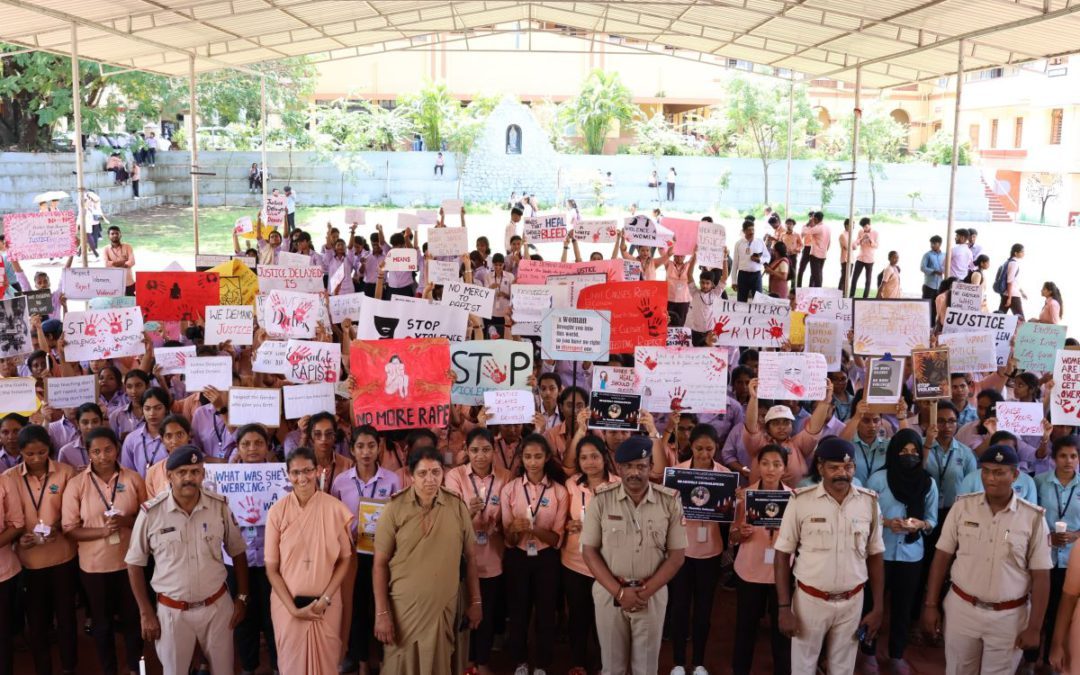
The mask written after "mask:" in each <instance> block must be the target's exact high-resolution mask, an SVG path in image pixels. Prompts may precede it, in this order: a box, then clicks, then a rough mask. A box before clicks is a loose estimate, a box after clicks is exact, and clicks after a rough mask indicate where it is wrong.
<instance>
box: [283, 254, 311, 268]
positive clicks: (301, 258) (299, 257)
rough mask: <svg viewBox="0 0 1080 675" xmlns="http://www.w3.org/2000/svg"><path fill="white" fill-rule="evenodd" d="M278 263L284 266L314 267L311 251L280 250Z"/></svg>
mask: <svg viewBox="0 0 1080 675" xmlns="http://www.w3.org/2000/svg"><path fill="white" fill-rule="evenodd" d="M277 264H278V265H280V266H282V267H313V265H312V264H311V254H310V253H292V252H290V251H278V253H277Z"/></svg>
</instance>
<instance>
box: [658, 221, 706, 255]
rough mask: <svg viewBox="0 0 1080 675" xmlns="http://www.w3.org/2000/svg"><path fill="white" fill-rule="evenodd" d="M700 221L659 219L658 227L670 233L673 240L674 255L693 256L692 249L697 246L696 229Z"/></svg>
mask: <svg viewBox="0 0 1080 675" xmlns="http://www.w3.org/2000/svg"><path fill="white" fill-rule="evenodd" d="M701 224H702V223H701V221H700V220H692V219H689V218H669V217H668V216H664V217H663V218H661V219H660V225H662V226H663V227H664V228H666V229H668V230H670V231H671V233H672V235H674V236H673V239H674V240H675V250H674V254H675V255H685V256H689V255H691V254H693V252H694V247H695V246H697V245H698V227H699V226H700V225H701Z"/></svg>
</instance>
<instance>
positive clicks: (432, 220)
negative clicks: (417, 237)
mask: <svg viewBox="0 0 1080 675" xmlns="http://www.w3.org/2000/svg"><path fill="white" fill-rule="evenodd" d="M416 217H417V218H419V219H420V222H419V223H417V224H418V225H435V224H436V223H438V222H439V212H438V211H436V210H434V209H417V210H416Z"/></svg>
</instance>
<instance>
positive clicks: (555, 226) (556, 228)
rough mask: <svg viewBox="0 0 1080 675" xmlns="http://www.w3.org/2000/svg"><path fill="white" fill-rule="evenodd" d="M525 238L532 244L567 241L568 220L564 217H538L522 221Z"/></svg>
mask: <svg viewBox="0 0 1080 675" xmlns="http://www.w3.org/2000/svg"><path fill="white" fill-rule="evenodd" d="M522 224H523V228H524V229H523V232H524V237H525V239H527V240H528V241H529V242H530V243H533V244H542V243H545V242H560V241H565V240H566V218H564V217H562V216H537V217H535V218H525V219H523V220H522Z"/></svg>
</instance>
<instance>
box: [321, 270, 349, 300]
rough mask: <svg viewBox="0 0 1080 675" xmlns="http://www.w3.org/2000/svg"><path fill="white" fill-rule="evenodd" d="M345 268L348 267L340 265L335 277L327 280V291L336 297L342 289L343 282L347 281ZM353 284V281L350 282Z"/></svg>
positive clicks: (335, 271)
mask: <svg viewBox="0 0 1080 675" xmlns="http://www.w3.org/2000/svg"><path fill="white" fill-rule="evenodd" d="M345 267H346V265H338V268H337V269H336V270H334V274H333V276H331V277H330V278H329V279H327V280H326V290H327V292H329V293H330V294H331V295H336V294H337V292H338V290H339V289H340V288H341V282H343V281H345ZM349 283H350V284H351V283H352V282H351V281H350V282H349Z"/></svg>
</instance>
